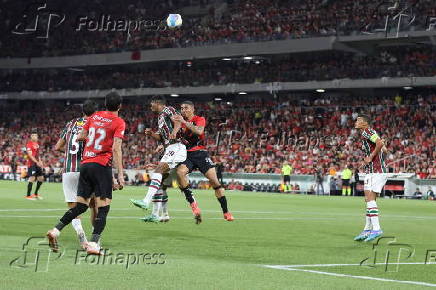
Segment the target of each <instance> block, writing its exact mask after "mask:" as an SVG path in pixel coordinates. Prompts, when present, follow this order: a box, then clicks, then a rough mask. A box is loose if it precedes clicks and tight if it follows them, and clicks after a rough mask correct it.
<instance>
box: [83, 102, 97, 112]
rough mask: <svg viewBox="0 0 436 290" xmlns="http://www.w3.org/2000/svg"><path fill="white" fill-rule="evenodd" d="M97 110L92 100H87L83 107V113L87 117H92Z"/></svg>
mask: <svg viewBox="0 0 436 290" xmlns="http://www.w3.org/2000/svg"><path fill="white" fill-rule="evenodd" d="M96 110H97V105H96V104H95V102H94V101H93V100H91V99H88V100H86V101H85V102H84V103H83V105H82V112H83V114H85V115H86V116H91V115H92V114H94V112H95V111H96Z"/></svg>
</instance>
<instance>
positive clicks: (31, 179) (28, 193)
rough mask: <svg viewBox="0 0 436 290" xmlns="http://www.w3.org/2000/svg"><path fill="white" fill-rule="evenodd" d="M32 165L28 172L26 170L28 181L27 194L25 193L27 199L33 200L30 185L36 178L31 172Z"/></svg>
mask: <svg viewBox="0 0 436 290" xmlns="http://www.w3.org/2000/svg"><path fill="white" fill-rule="evenodd" d="M32 167H33V166H32ZM32 167H30V168H29V172H28V176H29V179H28V182H29V183H28V184H27V195H26V198H27V199H29V200H35V198H33V197H32V186H33V183H34V182H35V180H36V177H35V176H34V175H33V174H32V170H33V169H32Z"/></svg>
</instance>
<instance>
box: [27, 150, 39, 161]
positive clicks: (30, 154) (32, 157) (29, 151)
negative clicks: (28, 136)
mask: <svg viewBox="0 0 436 290" xmlns="http://www.w3.org/2000/svg"><path fill="white" fill-rule="evenodd" d="M27 156H29V159H30V160H32V162H34V163H39V160H37V159H36V158H35V156H33V154H32V149H31V148H30V147H27Z"/></svg>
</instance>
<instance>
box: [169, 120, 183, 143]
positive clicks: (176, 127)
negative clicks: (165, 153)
mask: <svg viewBox="0 0 436 290" xmlns="http://www.w3.org/2000/svg"><path fill="white" fill-rule="evenodd" d="M174 116H175V115H173V116H171V122H173V125H174V127H173V132H171V134H170V139H176V136H177V133H179V131H180V129H181V128H182V122H180V121H179V120H177V119H176V118H174Z"/></svg>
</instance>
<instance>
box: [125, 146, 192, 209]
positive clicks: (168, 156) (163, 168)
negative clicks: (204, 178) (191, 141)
mask: <svg viewBox="0 0 436 290" xmlns="http://www.w3.org/2000/svg"><path fill="white" fill-rule="evenodd" d="M185 160H186V147H185V145H183V144H181V143H176V144H172V145H169V146H168V147H167V148H166V149H165V152H164V155H163V156H162V158H161V160H160V162H159V164H158V166H157V167H156V169H155V170H154V172H153V173H152V174H150V179H151V182H150V186H149V187H148V192H147V194H146V196H145V197H144V199H143V200H134V199H131V200H130V201H131V202H132V203H133V204H134V205H135V206H137V207H139V208H142V209H148V207H149V204H150V202H151V199H152V198H153V195H155V194H156V192H157V191H158V190H159V188H160V186H161V184H162V177H163V174H165V173H168V172H169V171H170V169H174V168H176V166H177V165H178V164H179V163H181V162H183V161H185Z"/></svg>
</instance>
